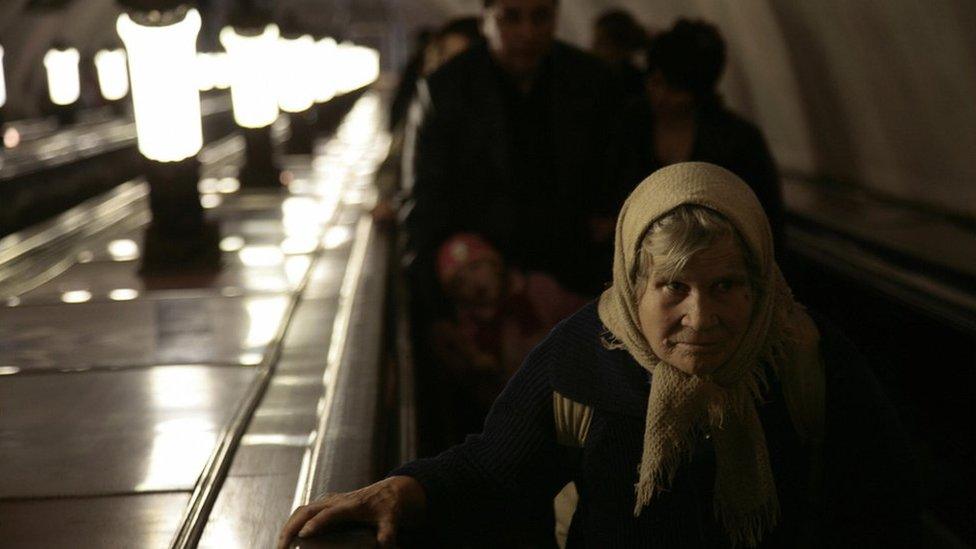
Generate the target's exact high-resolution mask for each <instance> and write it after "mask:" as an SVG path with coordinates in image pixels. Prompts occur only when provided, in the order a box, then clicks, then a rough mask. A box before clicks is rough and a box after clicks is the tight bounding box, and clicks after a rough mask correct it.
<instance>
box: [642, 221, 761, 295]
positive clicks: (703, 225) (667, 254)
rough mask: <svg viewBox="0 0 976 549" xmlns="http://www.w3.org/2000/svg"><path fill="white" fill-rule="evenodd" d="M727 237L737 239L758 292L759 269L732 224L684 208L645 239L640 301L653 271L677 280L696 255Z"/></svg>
mask: <svg viewBox="0 0 976 549" xmlns="http://www.w3.org/2000/svg"><path fill="white" fill-rule="evenodd" d="M726 236H731V237H732V238H734V239H735V241H736V243H737V244H738V245H739V248H740V249H741V250H742V255H743V256H744V258H745V262H746V268H747V270H748V272H749V278H750V282H752V286H753V287H754V288H755V287H759V285H758V284H756V282H758V272H759V270H758V266H757V265H756V262H755V260H754V258H753V257H752V254H751V253H750V252H749V248H748V247H747V246H746V245H745V243H744V242H743V241H742V237H741V236H740V235H739V231H737V230H736V229H735V227H734V226H733V225H732V223H731V222H729V220H728V219H726V218H725V216H723V215H722V214H720V213H718V212H716V211H715V210H712V209H709V208H706V207H704V206H698V205H695V204H684V205H681V206H678V207H677V208H675V209H673V210H671V211H669V212H668V213H666V214H664V215H663V216H661V217H659V218H658V219H657V220H655V221H654V223H652V224H651V226H650V228H648V229H647V232H646V233H645V234H644V237H643V238H642V239H641V245H640V248H638V250H637V260H636V265H635V269H636V276H637V279H636V284H635V290H636V292H637V298H638V299H640V298H642V297H643V296H644V292H645V291H646V290H647V283H648V281H649V280H650V277H651V272H652V269H653V271H655V272H657V273H658V274H662V275H664V276H667V277H668V278H669V279H673V278H674V277H676V276H677V275H678V274H679V273H681V271H682V270H683V269H684V268H685V265H687V264H688V261H689V260H690V259H691V257H692V256H693V255H695V254H696V253H698V252H700V251H702V250H704V249H705V248H708V247H709V246H711V245H712V243H714V242H715V241H717V240H720V239H722V238H724V237H726Z"/></svg>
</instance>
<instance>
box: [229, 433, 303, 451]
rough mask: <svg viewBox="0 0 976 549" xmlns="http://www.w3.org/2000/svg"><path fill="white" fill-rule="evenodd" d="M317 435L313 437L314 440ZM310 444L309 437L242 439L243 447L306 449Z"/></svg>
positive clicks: (266, 436) (251, 436)
mask: <svg viewBox="0 0 976 549" xmlns="http://www.w3.org/2000/svg"><path fill="white" fill-rule="evenodd" d="M314 435H315V433H314V432H313V433H312V435H311V438H312V440H314V438H315V436H314ZM309 444H310V442H309V435H283V434H259V433H254V434H249V435H244V436H243V437H241V446H291V447H295V448H304V447H306V446H308V445H309Z"/></svg>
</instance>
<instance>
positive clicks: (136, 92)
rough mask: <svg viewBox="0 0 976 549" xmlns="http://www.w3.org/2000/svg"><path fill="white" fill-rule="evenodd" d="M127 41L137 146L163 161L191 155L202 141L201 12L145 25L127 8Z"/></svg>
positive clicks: (122, 25) (122, 28)
mask: <svg viewBox="0 0 976 549" xmlns="http://www.w3.org/2000/svg"><path fill="white" fill-rule="evenodd" d="M116 28H117V29H118V33H119V36H120V37H121V38H122V40H123V42H125V46H126V51H127V52H128V56H129V73H130V77H131V81H132V103H133V107H134V110H135V119H136V133H137V136H138V143H139V151H140V152H141V153H142V154H143V155H144V156H145V157H147V158H149V159H152V160H156V161H159V162H173V161H178V160H184V159H186V158H189V157H191V156H193V155H195V154H197V153H198V152H199V151H200V148H201V147H202V146H203V129H202V124H201V120H200V93H199V91H198V90H197V85H196V81H195V72H194V71H193V70H192V67H194V64H195V63H196V39H197V33H198V32H199V30H200V14H199V12H197V11H196V10H195V9H191V10H189V11H187V13H186V16H185V17H184V18H183V20H182V21H179V22H178V23H174V24H172V25H168V26H164V27H147V26H142V25H139V24H137V23H135V22H134V21H132V19H130V18H129V16H128V15H127V14H125V13H123V14H121V15H119V19H118V22H117V23H116Z"/></svg>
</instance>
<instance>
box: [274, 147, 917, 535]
mask: <svg viewBox="0 0 976 549" xmlns="http://www.w3.org/2000/svg"><path fill="white" fill-rule="evenodd" d="M613 276H614V278H613V286H612V287H610V288H609V289H608V290H606V291H605V292H604V293H603V295H602V296H601V297H600V299H599V300H598V302H597V303H592V304H590V305H588V306H586V307H584V308H583V309H581V310H580V311H579V312H577V313H576V314H575V315H573V316H572V317H570V318H568V319H567V320H565V321H563V322H562V323H561V324H560V325H558V326H557V327H556V328H555V329H554V330H553V331H552V332H551V333H550V334H549V336H548V337H547V338H546V340H545V341H543V342H542V343H541V344H540V345H539V346H538V347H536V348H535V349H534V350H533V352H532V353H531V354H530V355H529V357H528V358H527V359H526V361H525V363H524V365H523V366H522V368H521V369H520V370H519V372H518V373H517V374H516V375H515V377H514V378H513V379H512V381H511V382H510V383H509V385H508V387H506V389H505V391H504V392H503V393H502V395H501V396H500V397H499V398H498V400H497V401H496V402H495V404H494V406H493V408H492V410H491V412H490V414H489V416H488V419H487V421H486V423H485V429H484V432H483V433H482V434H480V435H477V436H471V437H469V438H468V440H467V441H466V442H464V443H463V444H461V445H459V446H455V447H454V448H452V449H450V450H448V451H446V452H445V453H443V454H441V455H439V456H437V457H435V458H432V459H424V460H420V461H416V462H413V463H410V464H408V465H406V466H404V467H402V468H400V469H398V470H397V471H394V472H393V473H392V475H391V476H389V477H388V478H386V479H385V480H383V481H381V482H378V483H376V484H373V485H372V486H369V487H367V488H364V489H362V490H359V491H357V492H352V493H349V494H340V495H335V496H330V497H327V498H324V499H322V500H319V501H316V502H314V503H312V504H310V505H308V506H305V507H302V508H299V509H298V510H296V511H295V513H294V514H293V515H292V517H291V519H290V520H289V521H288V523H287V524H286V525H285V528H284V530H283V532H282V544H283V546H284V545H287V544H288V542H289V540H290V538H291V537H292V536H293V535H295V534H296V533H297V534H298V535H299V536H308V535H312V534H313V533H315V532H318V531H320V530H322V529H324V528H326V527H327V526H331V525H334V524H336V523H338V522H344V521H356V522H364V523H372V524H375V525H376V526H377V529H378V540H379V541H380V543H381V544H382V545H388V544H392V543H394V542H395V538H396V533H397V531H398V529H399V528H402V527H409V526H415V525H420V524H422V523H424V522H427V523H429V524H431V525H433V526H434V527H435V528H436V529H437V530H438V531H439V532H441V533H443V532H448V533H454V534H456V535H457V536H459V539H461V540H462V541H463V543H464V544H466V545H475V546H480V545H492V544H495V546H498V542H497V541H487V540H497V539H499V538H497V537H490V536H496V535H497V532H498V531H504V532H509V533H511V532H513V531H518V532H526V535H527V536H528V537H527V538H523V539H528V540H530V543H531V542H536V543H539V544H542V545H546V544H548V545H552V544H553V543H554V542H553V537H552V522H551V520H550V521H547V520H545V518H546V514H547V513H546V510H547V509H549V510H551V508H552V498H553V496H554V495H555V494H556V493H557V492H559V491H560V489H561V488H563V487H564V486H565V485H566V484H567V483H568V482H570V481H573V482H575V485H576V487H577V489H578V493H579V500H578V505H577V507H576V509H575V514H574V515H573V517H572V524H571V526H570V528H569V533H568V543H567V546H568V547H601V548H602V547H669V548H670V547H673V548H686V547H727V546H760V547H799V546H811V547H848V546H853V544H855V543H857V544H859V545H862V546H876V545H878V544H881V543H885V544H886V546H891V545H892V544H894V545H899V544H904V543H908V542H907V541H906V540H908V539H909V538H907V537H905V536H904V535H903V533H904V532H906V531H907V530H908V528H909V526H910V525H911V524H912V522H913V518H914V508H913V502H914V501H915V498H914V485H913V483H912V481H911V479H912V475H911V467H910V465H909V464H910V459H909V457H908V451H907V446H906V444H905V442H904V440H903V436H902V434H901V431H900V429H899V427H898V425H897V421H896V419H895V417H894V414H893V412H892V410H891V408H890V406H889V405H888V404H887V402H886V400H885V399H884V397H883V396H882V394H881V392H880V390H879V388H878V385H877V383H876V382H875V380H874V379H873V377H872V375H871V374H870V372H869V370H868V369H867V368H866V367H865V366H864V364H863V362H862V360H861V359H860V358H859V357H858V355H857V353H856V352H855V351H854V350H852V349H851V348H850V346H849V345H848V344H847V343H846V342H844V340H843V339H841V338H840V337H838V336H837V335H836V334H834V333H832V332H831V331H830V329H829V328H827V327H825V326H821V325H819V324H818V323H816V322H814V321H813V320H811V317H810V316H809V315H808V314H807V313H806V312H805V311H804V309H803V307H802V306H800V305H799V304H797V303H796V302H795V301H794V300H793V298H792V296H791V293H790V290H789V288H788V287H787V285H786V282H785V281H784V280H783V278H782V276H781V275H780V272H779V269H778V267H777V266H776V263H775V261H774V260H773V249H772V236H771V231H770V228H769V224H768V221H767V219H766V216H765V214H764V213H763V210H762V208H761V207H760V204H759V201H758V200H757V199H756V196H755V195H754V194H753V193H752V191H751V190H750V189H749V187H748V186H747V185H746V184H745V183H743V182H742V180H741V179H739V178H738V177H737V176H735V175H734V174H732V173H731V172H729V171H727V170H725V169H723V168H719V167H717V166H714V165H711V164H706V163H698V162H691V163H682V164H676V165H672V166H669V167H666V168H662V169H661V170H658V171H657V172H655V173H654V174H653V175H651V176H650V177H648V178H647V179H646V180H645V181H644V182H643V183H641V184H640V186H638V187H637V188H636V189H635V190H634V192H633V193H632V194H631V196H630V198H628V200H627V202H626V203H625V204H624V207H623V209H622V211H621V213H620V216H619V219H618V222H617V228H616V245H615V257H614V265H613ZM526 526H528V529H526ZM533 527H536V528H535V530H533ZM533 534H535V537H533ZM503 539H506V541H505V543H510V542H512V538H511V536H510V537H509V538H503Z"/></svg>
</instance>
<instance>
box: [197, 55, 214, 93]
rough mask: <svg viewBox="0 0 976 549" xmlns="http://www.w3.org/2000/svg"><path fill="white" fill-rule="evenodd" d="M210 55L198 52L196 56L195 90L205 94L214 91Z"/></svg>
mask: <svg viewBox="0 0 976 549" xmlns="http://www.w3.org/2000/svg"><path fill="white" fill-rule="evenodd" d="M211 65H212V64H211V62H210V54H209V53H206V52H200V53H198V54H197V61H196V65H195V67H196V71H197V90H199V91H202V92H205V91H210V90H212V89H214V82H213V76H212V75H213V69H212V68H211Z"/></svg>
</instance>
